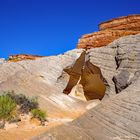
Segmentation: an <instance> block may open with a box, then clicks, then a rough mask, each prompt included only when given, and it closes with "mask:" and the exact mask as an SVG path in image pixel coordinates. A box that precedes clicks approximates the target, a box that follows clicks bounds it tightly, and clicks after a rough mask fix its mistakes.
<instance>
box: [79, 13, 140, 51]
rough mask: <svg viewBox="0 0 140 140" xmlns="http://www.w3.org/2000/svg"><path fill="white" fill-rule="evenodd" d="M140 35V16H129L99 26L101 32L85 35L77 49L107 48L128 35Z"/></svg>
mask: <svg viewBox="0 0 140 140" xmlns="http://www.w3.org/2000/svg"><path fill="white" fill-rule="evenodd" d="M138 33H140V15H129V16H124V17H119V18H114V19H112V20H109V21H106V22H103V23H101V24H99V31H98V32H93V33H90V34H86V35H83V36H82V37H81V38H80V39H79V41H78V44H77V48H84V49H90V48H94V47H102V46H106V45H108V44H109V43H111V42H113V41H114V40H115V39H118V38H120V37H123V36H127V35H135V34H138Z"/></svg>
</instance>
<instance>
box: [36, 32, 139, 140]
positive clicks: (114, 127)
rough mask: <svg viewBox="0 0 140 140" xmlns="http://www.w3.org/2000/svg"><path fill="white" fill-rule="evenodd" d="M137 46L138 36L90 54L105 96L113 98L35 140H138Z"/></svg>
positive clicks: (127, 38)
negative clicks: (101, 81)
mask: <svg viewBox="0 0 140 140" xmlns="http://www.w3.org/2000/svg"><path fill="white" fill-rule="evenodd" d="M139 46H140V34H138V35H131V36H127V37H122V38H120V39H118V40H116V41H114V42H113V43H111V44H109V45H108V46H106V47H102V48H95V49H91V50H89V58H90V61H91V62H94V64H95V65H97V66H98V67H100V69H101V71H102V74H103V76H104V78H105V80H106V82H107V85H108V93H107V95H109V96H110V95H111V94H112V95H113V94H114V95H113V96H110V98H109V99H108V100H103V101H102V103H101V104H99V105H98V106H96V107H95V108H92V109H91V110H89V111H87V112H86V113H85V114H84V115H82V116H81V117H79V118H78V119H76V120H74V121H73V122H71V123H68V124H66V125H62V126H58V127H57V128H53V129H50V130H49V131H47V132H46V133H45V134H43V135H41V136H39V137H38V138H35V139H34V140H43V139H47V140H63V139H65V140H132V139H136V140H139V139H140V86H139V85H140V65H139V64H140V47H139ZM114 79H115V80H114ZM114 86H116V88H115V87H114ZM116 92H119V94H117V95H116Z"/></svg>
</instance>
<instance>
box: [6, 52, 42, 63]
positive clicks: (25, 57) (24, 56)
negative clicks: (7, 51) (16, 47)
mask: <svg viewBox="0 0 140 140" xmlns="http://www.w3.org/2000/svg"><path fill="white" fill-rule="evenodd" d="M42 57H43V56H38V55H28V54H18V55H10V56H9V58H8V61H9V62H17V61H22V60H35V59H38V58H42Z"/></svg>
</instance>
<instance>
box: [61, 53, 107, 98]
mask: <svg viewBox="0 0 140 140" xmlns="http://www.w3.org/2000/svg"><path fill="white" fill-rule="evenodd" d="M85 57H86V51H84V52H82V54H81V55H80V57H79V58H78V59H77V60H76V62H75V64H74V65H73V66H72V67H70V68H65V69H64V71H65V72H66V73H68V74H69V76H70V78H69V81H68V84H67V86H66V88H65V89H64V91H63V93H65V94H67V95H68V94H70V92H71V91H72V89H73V87H75V86H76V85H77V84H80V85H82V88H83V92H84V96H85V98H86V100H93V99H100V100H101V99H102V98H103V97H104V95H105V91H106V86H105V84H104V81H103V76H102V73H101V70H100V68H99V67H97V66H95V65H93V64H92V63H91V62H90V61H89V60H85Z"/></svg>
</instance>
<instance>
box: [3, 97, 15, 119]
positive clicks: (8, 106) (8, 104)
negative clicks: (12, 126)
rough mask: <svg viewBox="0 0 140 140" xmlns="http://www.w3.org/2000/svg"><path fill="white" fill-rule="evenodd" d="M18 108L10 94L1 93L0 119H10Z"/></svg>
mask: <svg viewBox="0 0 140 140" xmlns="http://www.w3.org/2000/svg"><path fill="white" fill-rule="evenodd" d="M15 110H16V102H15V101H14V100H13V99H12V98H11V97H9V96H8V95H0V120H10V119H11V118H12V117H13V115H14V111H15Z"/></svg>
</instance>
